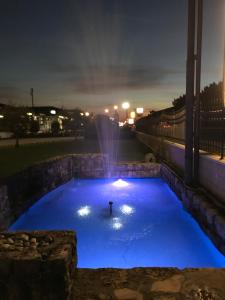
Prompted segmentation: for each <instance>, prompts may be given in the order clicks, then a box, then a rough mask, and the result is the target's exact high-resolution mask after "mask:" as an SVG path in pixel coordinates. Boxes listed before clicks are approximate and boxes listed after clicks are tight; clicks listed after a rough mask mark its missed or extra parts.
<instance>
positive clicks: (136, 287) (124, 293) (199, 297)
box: [72, 268, 225, 300]
mask: <svg viewBox="0 0 225 300" xmlns="http://www.w3.org/2000/svg"><path fill="white" fill-rule="evenodd" d="M75 272H76V273H75V276H74V285H73V297H72V299H74V300H75V299H76V300H84V299H85V300H224V299H225V284H224V282H225V269H186V270H184V271H181V270H178V269H170V268H136V269H96V270H91V269H77V270H76V271H75Z"/></svg>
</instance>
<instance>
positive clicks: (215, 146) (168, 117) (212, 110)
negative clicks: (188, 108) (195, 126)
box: [136, 83, 225, 159]
mask: <svg viewBox="0 0 225 300" xmlns="http://www.w3.org/2000/svg"><path fill="white" fill-rule="evenodd" d="M185 119H186V116H185V106H183V107H182V108H180V109H176V107H171V108H168V109H165V110H161V111H157V112H153V113H152V114H150V115H149V116H148V117H145V118H142V119H140V120H139V121H137V123H136V126H137V130H139V131H142V132H144V133H148V134H151V135H155V136H161V137H165V138H167V139H171V140H176V141H178V142H180V143H182V144H183V143H184V140H185ZM199 143H200V149H201V150H204V151H206V152H208V153H214V154H218V155H220V156H221V159H223V158H224V153H225V108H224V103H223V97H222V84H221V83H219V84H212V85H210V86H208V87H206V88H205V89H204V90H203V91H202V92H201V112H200V136H199Z"/></svg>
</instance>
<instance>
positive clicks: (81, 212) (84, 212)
mask: <svg viewBox="0 0 225 300" xmlns="http://www.w3.org/2000/svg"><path fill="white" fill-rule="evenodd" d="M77 213H78V215H79V216H80V217H86V216H88V215H89V214H90V213H91V209H90V207H89V206H82V207H81V208H80V209H78V211H77Z"/></svg>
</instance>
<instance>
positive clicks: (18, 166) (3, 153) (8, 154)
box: [0, 139, 150, 178]
mask: <svg viewBox="0 0 225 300" xmlns="http://www.w3.org/2000/svg"><path fill="white" fill-rule="evenodd" d="M97 152H100V150H99V145H98V142H97V141H96V140H74V141H66V142H65V141H64V142H52V143H42V144H30V145H21V146H20V147H18V148H15V147H0V178H3V177H6V176H9V175H11V174H13V173H16V172H18V171H20V170H22V169H24V168H26V167H28V166H30V165H32V164H34V163H35V162H38V161H42V160H45V159H48V158H51V157H55V156H58V155H64V154H70V153H97ZM147 152H150V150H149V149H148V148H147V147H146V146H144V145H143V144H141V143H140V142H139V141H137V140H136V139H129V140H120V141H119V152H118V160H119V161H135V160H143V159H144V155H145V153H147Z"/></svg>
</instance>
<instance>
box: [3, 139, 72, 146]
mask: <svg viewBox="0 0 225 300" xmlns="http://www.w3.org/2000/svg"><path fill="white" fill-rule="evenodd" d="M72 140H74V137H48V138H27V139H20V140H19V143H20V144H21V145H28V144H42V143H52V142H63V141H72ZM15 143H16V140H15V139H7V140H0V147H6V146H7V147H8V146H14V145H15Z"/></svg>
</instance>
